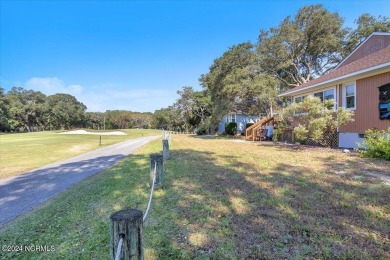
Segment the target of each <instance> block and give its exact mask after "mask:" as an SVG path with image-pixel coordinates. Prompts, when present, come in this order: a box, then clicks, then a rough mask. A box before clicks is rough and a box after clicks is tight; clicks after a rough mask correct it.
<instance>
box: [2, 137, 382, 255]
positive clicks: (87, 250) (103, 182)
mask: <svg viewBox="0 0 390 260" xmlns="http://www.w3.org/2000/svg"><path fill="white" fill-rule="evenodd" d="M158 150H161V142H152V143H151V144H149V145H147V146H145V147H143V148H142V149H140V150H139V151H138V152H137V154H135V155H132V156H130V157H129V159H127V160H124V161H123V162H122V163H121V164H119V165H117V166H116V167H114V168H112V169H110V170H109V171H107V172H106V173H105V174H102V175H99V176H94V177H93V178H91V179H89V180H86V181H85V182H82V183H81V184H79V185H78V186H76V187H75V188H73V189H71V190H70V191H69V192H67V193H64V194H62V195H61V196H60V197H59V198H57V199H56V200H53V202H50V203H49V205H47V206H46V207H44V208H43V209H42V210H40V211H37V212H36V213H34V214H31V215H29V216H26V217H25V219H22V220H20V221H19V222H16V223H15V224H14V225H13V226H11V227H9V228H8V230H6V231H3V232H2V234H1V235H0V241H1V242H2V243H7V244H10V243H11V244H20V243H35V244H45V243H48V244H50V245H55V246H56V247H57V248H58V251H56V252H54V253H53V254H52V255H50V257H52V258H61V257H68V258H69V257H73V258H78V259H100V258H106V256H107V254H108V251H109V249H108V248H109V236H108V234H109V220H108V219H109V216H110V215H111V214H112V213H114V211H116V210H120V209H124V208H139V209H141V210H144V209H145V208H146V203H147V199H148V192H149V185H148V184H147V183H148V181H149V176H148V167H149V164H148V160H149V154H150V153H151V152H156V151H158ZM372 173H380V174H381V175H384V176H390V162H388V161H382V160H376V159H362V158H360V157H358V155H357V154H345V153H342V152H341V151H338V150H331V149H323V148H313V147H304V146H284V145H275V144H273V143H266V142H262V143H258V142H257V143H252V142H232V141H231V140H229V139H211V138H199V137H194V136H185V135H176V136H173V138H172V145H171V159H170V160H168V161H167V163H166V173H165V177H164V189H159V190H157V191H156V194H155V197H154V200H153V204H152V209H151V212H150V215H149V217H148V218H149V219H148V222H147V223H146V225H145V228H144V234H145V237H144V243H145V259H389V258H390V254H389V252H390V238H389V234H390V206H389V201H390V186H389V185H388V184H387V183H386V182H384V181H383V179H381V178H379V177H375V176H374V177H373V176H372ZM356 176H359V177H358V178H356ZM49 216H50V219H49ZM42 228H43V229H44V230H45V232H44V233H42V232H40V230H41V229H42ZM58 234H61V236H58ZM26 239H27V240H28V241H27V242H25V240H26ZM32 241H33V242H32ZM74 241H76V242H77V243H76V244H74V243H75V242H74ZM49 242H50V243H49ZM7 256H9V257H14V258H18V257H19V258H23V257H24V258H26V257H27V258H34V257H35V258H41V259H44V258H45V256H46V257H47V255H42V254H38V253H35V254H32V255H23V254H22V253H19V254H9V255H7ZM107 257H108V256H107Z"/></svg>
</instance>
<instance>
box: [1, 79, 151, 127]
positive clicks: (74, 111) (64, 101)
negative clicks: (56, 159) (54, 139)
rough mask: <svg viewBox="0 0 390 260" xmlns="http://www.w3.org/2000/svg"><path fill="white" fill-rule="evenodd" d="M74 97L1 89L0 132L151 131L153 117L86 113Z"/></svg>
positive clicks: (144, 114) (123, 113) (19, 88)
mask: <svg viewBox="0 0 390 260" xmlns="http://www.w3.org/2000/svg"><path fill="white" fill-rule="evenodd" d="M86 110H87V107H86V106H85V105H84V104H83V103H82V102H80V101H78V100H77V99H76V98H75V97H74V96H72V95H69V94H63V93H58V94H54V95H49V96H46V95H44V94H43V93H41V92H39V91H34V90H26V89H23V88H21V87H14V88H12V89H11V90H10V91H8V92H5V91H4V89H3V88H0V131H1V132H31V131H44V130H59V129H63V130H65V129H74V128H90V129H96V130H101V129H125V128H152V127H154V126H153V114H152V113H140V112H131V111H119V110H113V111H110V110H108V111H106V112H104V113H101V112H86Z"/></svg>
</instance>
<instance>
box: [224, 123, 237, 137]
mask: <svg viewBox="0 0 390 260" xmlns="http://www.w3.org/2000/svg"><path fill="white" fill-rule="evenodd" d="M225 133H226V134H228V135H235V134H237V123H236V122H228V123H226V124H225Z"/></svg>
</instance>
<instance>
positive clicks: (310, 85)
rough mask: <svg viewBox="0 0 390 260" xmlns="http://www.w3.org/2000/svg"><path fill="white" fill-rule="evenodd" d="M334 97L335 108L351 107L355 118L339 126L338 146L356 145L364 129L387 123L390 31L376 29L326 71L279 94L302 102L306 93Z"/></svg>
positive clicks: (389, 118) (389, 120)
mask: <svg viewBox="0 0 390 260" xmlns="http://www.w3.org/2000/svg"><path fill="white" fill-rule="evenodd" d="M309 95H311V96H316V97H319V98H320V99H321V100H325V99H334V100H335V109H338V108H339V107H343V108H345V109H348V110H353V111H354V119H355V121H354V122H350V123H348V124H346V125H344V126H341V127H340V128H339V129H338V133H339V147H345V148H357V147H358V145H357V143H362V142H363V138H364V132H365V131H366V130H368V129H372V128H376V129H378V130H386V129H388V128H389V127H390V33H389V32H380V33H379V32H376V33H373V34H371V35H370V36H369V37H367V39H366V40H365V41H364V42H362V43H361V44H360V45H359V46H358V47H357V48H356V49H355V50H354V51H353V52H352V53H351V54H350V55H349V56H347V57H346V58H345V59H344V60H343V61H342V62H341V63H340V64H339V65H338V66H337V67H336V68H335V69H333V70H332V71H330V72H329V73H327V74H325V75H323V76H321V77H319V78H316V79H314V80H311V81H309V82H307V83H305V84H302V85H300V86H297V87H295V88H293V89H291V90H289V91H287V92H285V93H282V94H281V95H279V96H281V97H291V98H292V101H293V102H301V101H302V100H303V99H304V98H305V97H306V96H309Z"/></svg>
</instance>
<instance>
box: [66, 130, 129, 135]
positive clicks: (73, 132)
mask: <svg viewBox="0 0 390 260" xmlns="http://www.w3.org/2000/svg"><path fill="white" fill-rule="evenodd" d="M58 134H61V135H126V133H124V132H121V131H112V132H87V131H85V130H75V131H68V132H62V133H58Z"/></svg>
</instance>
